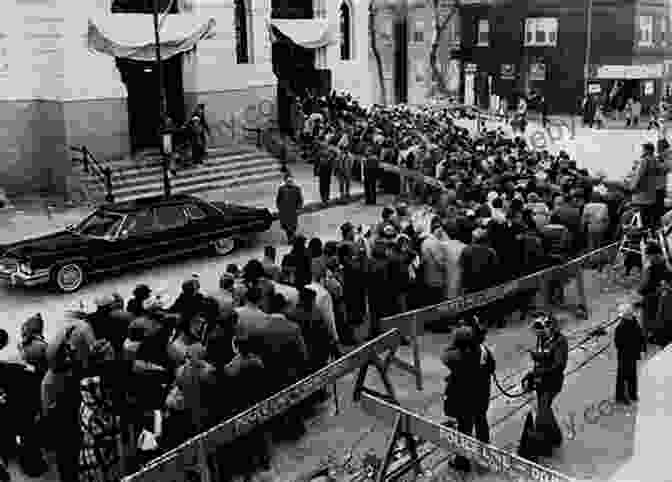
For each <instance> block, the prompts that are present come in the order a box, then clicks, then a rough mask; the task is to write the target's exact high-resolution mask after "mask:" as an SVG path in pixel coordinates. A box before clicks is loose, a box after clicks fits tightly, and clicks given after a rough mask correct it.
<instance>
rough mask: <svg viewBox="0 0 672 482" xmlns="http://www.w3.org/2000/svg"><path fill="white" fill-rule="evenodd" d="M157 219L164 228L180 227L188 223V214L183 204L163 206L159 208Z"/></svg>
mask: <svg viewBox="0 0 672 482" xmlns="http://www.w3.org/2000/svg"><path fill="white" fill-rule="evenodd" d="M157 221H158V224H159V226H161V227H162V228H163V229H171V228H179V227H180V226H184V225H185V224H187V216H186V214H185V213H184V209H182V207H181V206H161V207H160V208H159V209H158V210H157Z"/></svg>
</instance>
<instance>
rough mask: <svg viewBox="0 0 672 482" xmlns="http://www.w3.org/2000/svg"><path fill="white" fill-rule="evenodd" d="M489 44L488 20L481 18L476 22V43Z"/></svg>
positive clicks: (480, 44) (481, 45)
mask: <svg viewBox="0 0 672 482" xmlns="http://www.w3.org/2000/svg"><path fill="white" fill-rule="evenodd" d="M489 44H490V21H489V20H487V19H481V20H479V21H478V24H477V37H476V45H477V46H479V47H487V46H488V45H489Z"/></svg>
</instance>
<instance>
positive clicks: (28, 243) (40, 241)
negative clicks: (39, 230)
mask: <svg viewBox="0 0 672 482" xmlns="http://www.w3.org/2000/svg"><path fill="white" fill-rule="evenodd" d="M87 242H88V240H87V238H86V237H83V236H79V235H77V234H75V233H72V232H70V231H65V230H64V231H58V232H55V233H51V234H46V235H44V236H38V237H36V238H31V239H27V240H25V241H19V242H18V243H13V244H8V245H5V246H3V247H2V253H1V254H2V256H9V257H12V258H17V259H30V258H34V257H40V256H45V255H49V254H52V253H57V252H63V251H64V250H68V251H70V250H77V249H78V248H81V247H84V246H85V245H86V244H87Z"/></svg>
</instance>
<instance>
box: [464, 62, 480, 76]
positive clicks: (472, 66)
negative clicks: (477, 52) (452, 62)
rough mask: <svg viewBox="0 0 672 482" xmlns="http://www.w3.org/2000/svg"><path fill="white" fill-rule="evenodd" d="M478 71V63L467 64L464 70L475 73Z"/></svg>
mask: <svg viewBox="0 0 672 482" xmlns="http://www.w3.org/2000/svg"><path fill="white" fill-rule="evenodd" d="M477 71H478V65H476V64H467V65H465V67H464V72H465V73H467V74H475V73H476V72H477Z"/></svg>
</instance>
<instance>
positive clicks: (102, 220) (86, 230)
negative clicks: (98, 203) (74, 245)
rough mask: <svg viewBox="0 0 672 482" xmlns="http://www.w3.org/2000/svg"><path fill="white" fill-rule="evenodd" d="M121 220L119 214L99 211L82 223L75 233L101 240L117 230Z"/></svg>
mask: <svg viewBox="0 0 672 482" xmlns="http://www.w3.org/2000/svg"><path fill="white" fill-rule="evenodd" d="M123 220H124V217H123V216H122V215H121V214H117V213H112V212H109V211H103V210H101V209H99V210H98V211H96V212H94V213H93V214H91V215H90V216H89V217H88V218H86V219H85V220H84V221H82V222H81V223H80V224H79V226H77V228H76V229H75V231H77V232H78V233H79V234H83V235H85V236H96V237H100V238H102V237H104V236H107V235H111V234H113V233H114V232H115V231H116V230H117V229H118V228H119V226H120V225H121V223H122V222H123Z"/></svg>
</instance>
